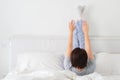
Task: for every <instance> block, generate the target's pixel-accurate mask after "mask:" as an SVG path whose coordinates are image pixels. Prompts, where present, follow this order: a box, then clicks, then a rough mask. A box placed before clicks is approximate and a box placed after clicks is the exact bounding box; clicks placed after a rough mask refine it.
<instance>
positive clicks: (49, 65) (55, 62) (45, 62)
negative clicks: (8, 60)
mask: <svg viewBox="0 0 120 80" xmlns="http://www.w3.org/2000/svg"><path fill="white" fill-rule="evenodd" d="M24 70H27V71H34V70H50V71H53V70H63V56H62V54H56V53H36V52H29V53H22V54H19V55H18V58H17V71H20V72H21V71H24Z"/></svg>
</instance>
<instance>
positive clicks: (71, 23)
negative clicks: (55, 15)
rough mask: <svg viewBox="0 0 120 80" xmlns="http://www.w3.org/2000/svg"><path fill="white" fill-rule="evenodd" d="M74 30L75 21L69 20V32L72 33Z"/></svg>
mask: <svg viewBox="0 0 120 80" xmlns="http://www.w3.org/2000/svg"><path fill="white" fill-rule="evenodd" d="M74 29H75V21H74V20H71V22H70V23H69V30H70V31H71V32H73V31H74Z"/></svg>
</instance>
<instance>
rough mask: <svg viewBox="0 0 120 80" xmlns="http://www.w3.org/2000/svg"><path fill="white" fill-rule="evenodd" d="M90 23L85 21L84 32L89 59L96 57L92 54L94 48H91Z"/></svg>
mask: <svg viewBox="0 0 120 80" xmlns="http://www.w3.org/2000/svg"><path fill="white" fill-rule="evenodd" d="M88 31H89V30H88V24H87V22H86V21H84V22H83V32H84V38H85V50H86V52H87V54H88V58H89V59H94V56H93V54H92V50H91V45H90V39H89V35H88Z"/></svg>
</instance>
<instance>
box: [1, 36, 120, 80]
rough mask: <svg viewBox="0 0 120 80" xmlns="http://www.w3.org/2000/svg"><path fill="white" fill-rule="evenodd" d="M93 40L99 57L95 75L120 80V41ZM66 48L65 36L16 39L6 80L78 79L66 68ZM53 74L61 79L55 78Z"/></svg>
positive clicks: (117, 38)
mask: <svg viewBox="0 0 120 80" xmlns="http://www.w3.org/2000/svg"><path fill="white" fill-rule="evenodd" d="M90 39H91V45H92V49H93V53H94V54H95V55H96V70H95V72H97V73H99V74H100V76H102V77H103V79H97V80H120V63H119V61H120V49H119V48H120V38H119V37H91V38H90ZM111 45H112V46H111ZM66 46H67V37H65V36H29V35H24V36H23V35H19V36H13V37H12V38H10V43H9V51H10V53H9V73H8V75H7V76H6V77H5V78H4V79H3V80H64V79H65V80H74V79H72V78H73V77H75V76H74V75H75V74H74V73H71V72H69V71H64V68H63V60H64V53H65V50H66ZM50 72H54V74H55V76H57V77H59V79H57V77H54V78H53V77H51V76H53V73H50ZM70 73H71V74H70ZM16 74H17V75H16ZM18 74H20V75H19V76H18ZM21 74H22V75H21ZM45 75H47V78H46V77H45ZM33 77H34V78H33ZM98 77H99V75H98ZM81 80H82V79H81ZM83 80H91V79H83ZM94 80H96V79H94Z"/></svg>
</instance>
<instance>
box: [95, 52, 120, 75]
mask: <svg viewBox="0 0 120 80" xmlns="http://www.w3.org/2000/svg"><path fill="white" fill-rule="evenodd" d="M119 61H120V54H115V53H105V52H101V53H98V54H97V55H96V71H97V72H99V73H101V74H103V75H110V74H114V75H117V74H120V62H119Z"/></svg>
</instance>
